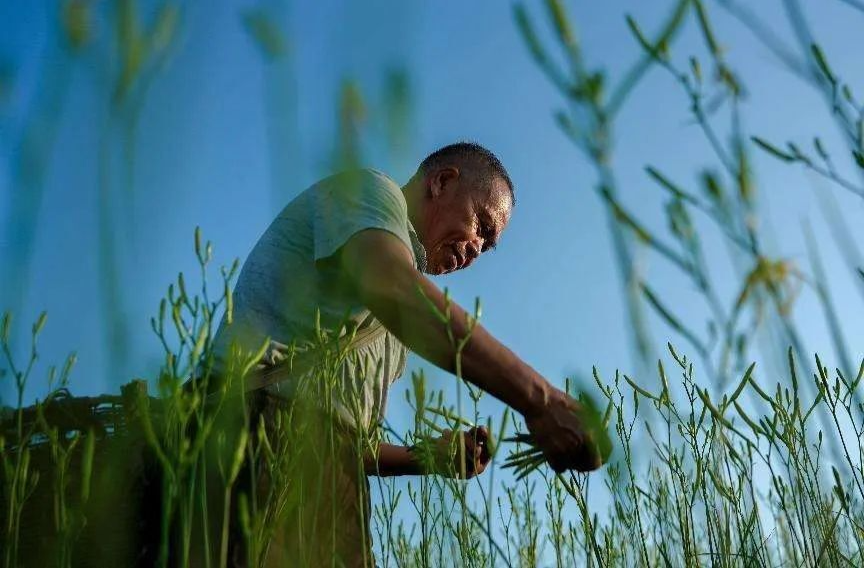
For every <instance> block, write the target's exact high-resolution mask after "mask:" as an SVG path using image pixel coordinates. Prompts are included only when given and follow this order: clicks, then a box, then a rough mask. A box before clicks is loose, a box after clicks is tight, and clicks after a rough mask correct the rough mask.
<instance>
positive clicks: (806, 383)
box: [2, 233, 864, 567]
mask: <svg viewBox="0 0 864 568" xmlns="http://www.w3.org/2000/svg"><path fill="white" fill-rule="evenodd" d="M211 250H212V249H211V245H210V244H209V243H202V241H201V238H200V236H199V235H198V234H197V233H196V256H197V259H198V263H199V265H200V269H201V270H202V272H203V273H204V274H205V275H206V273H207V272H208V267H209V264H210V262H211V255H212V253H211ZM235 271H236V263H235V265H234V266H233V267H232V268H228V269H222V270H221V271H220V282H219V286H218V290H219V294H218V296H217V297H216V298H215V299H213V298H211V292H210V290H209V289H208V284H207V279H206V278H205V279H204V280H203V281H204V286H203V288H202V289H201V291H200V292H199V294H197V295H190V294H189V292H188V291H187V290H186V284H185V279H184V278H183V276H182V275H181V276H180V277H179V278H178V280H177V282H176V283H175V284H172V285H171V286H170V287H169V291H168V297H167V298H166V299H165V300H164V301H163V302H162V303H161V305H160V309H159V314H158V315H157V316H156V317H155V318H153V322H152V323H153V329H154V331H155V333H156V336H157V337H158V339H159V341H160V342H161V343H162V345H163V346H164V349H165V359H164V365H163V368H162V372H161V374H160V376H159V377H158V378H157V380H156V384H157V385H158V390H159V394H160V396H159V397H158V398H149V397H147V396H146V387H144V386H143V383H140V382H139V383H132V384H131V386H130V387H127V388H126V389H125V390H124V394H123V396H122V397H106V398H103V399H100V402H99V403H98V404H96V405H95V406H90V407H87V408H88V410H89V409H94V410H93V411H92V412H90V413H84V414H83V415H81V414H80V413H79V414H76V413H75V412H73V406H72V405H71V401H74V400H78V401H81V400H84V399H70V398H69V393H68V388H69V375H70V372H71V370H72V366H73V362H74V360H73V359H70V360H69V361H68V362H67V363H66V364H65V365H64V367H63V369H62V370H61V371H59V372H57V371H56V370H53V369H51V370H49V371H48V376H49V389H50V392H49V394H48V396H47V397H46V398H45V399H44V400H42V401H40V402H38V403H37V404H36V405H35V406H32V407H29V408H25V407H24V405H23V399H22V396H23V389H24V386H25V384H26V382H27V381H28V380H31V378H32V376H33V373H34V370H36V369H37V361H38V356H39V355H38V349H37V345H38V344H37V340H38V336H39V333H40V332H41V330H42V328H43V326H44V325H45V322H46V320H45V317H44V316H43V317H42V318H40V319H39V321H37V322H36V324H35V325H34V326H33V328H32V338H33V347H32V351H31V353H30V356H29V358H28V359H27V362H26V365H25V366H23V367H21V366H19V365H17V364H16V363H15V361H14V358H13V354H12V352H11V350H10V348H9V344H8V329H9V321H10V320H9V316H8V315H7V316H6V317H4V320H3V336H2V339H3V343H2V345H3V351H4V356H5V358H6V363H5V368H6V369H7V370H8V375H9V376H10V377H9V378H11V379H12V380H13V381H14V383H15V386H16V388H17V392H18V393H19V398H18V401H17V405H16V407H15V408H11V409H7V410H6V411H5V414H4V420H3V431H2V448H3V450H2V458H3V469H2V472H3V477H2V479H3V483H2V510H3V515H2V521H3V522H2V526H3V533H2V534H3V541H2V550H3V562H4V565H5V566H19V565H42V566H44V565H54V564H57V565H63V566H73V565H74V566H78V565H90V564H93V565H98V564H101V565H109V564H112V563H113V564H118V563H119V564H124V563H126V564H134V563H136V562H137V563H141V564H155V565H163V566H165V565H183V566H185V565H190V564H191V565H202V566H226V565H237V564H243V565H260V566H263V565H266V563H267V561H268V556H269V557H270V561H272V560H273V557H272V556H270V555H276V554H278V553H279V550H275V551H274V550H273V549H272V547H271V544H272V543H273V542H276V541H278V539H279V538H280V535H279V534H278V531H279V530H284V525H283V524H282V523H285V522H289V523H290V522H291V521H292V519H297V518H303V517H302V515H301V510H303V508H304V507H312V508H313V509H315V507H316V506H318V504H320V506H330V507H332V506H333V503H332V500H329V499H327V497H326V495H323V494H320V495H319V494H310V491H309V485H308V484H309V480H310V479H312V478H313V477H314V476H320V475H321V471H323V470H322V469H321V468H322V467H324V465H323V464H322V463H321V462H316V461H315V459H312V460H311V461H310V456H319V457H320V456H321V455H322V448H323V455H324V456H325V457H326V459H335V458H336V457H337V453H336V452H338V451H339V449H338V443H337V439H338V438H337V437H336V436H335V432H334V431H332V428H331V427H330V426H329V424H331V423H330V422H328V421H324V422H320V421H316V420H312V419H311V418H310V416H313V415H310V414H304V410H305V409H306V407H305V406H304V405H302V404H298V405H293V406H284V407H276V408H271V409H269V411H267V412H261V413H258V412H255V411H254V410H250V409H254V408H255V404H254V401H252V400H250V399H251V397H252V395H249V394H246V393H244V391H243V389H242V388H239V387H240V384H241V382H242V381H241V379H242V378H243V377H245V376H246V375H247V374H248V373H249V372H250V371H251V370H252V369H253V368H254V367H255V365H256V364H258V363H259V362H260V359H261V356H262V355H263V350H262V351H260V352H259V353H251V354H250V353H246V354H243V353H235V355H236V357H234V358H233V359H232V363H231V364H230V365H229V367H228V372H227V373H224V377H225V380H222V381H220V382H219V383H218V384H212V385H208V384H207V383H208V381H210V380H211V379H212V378H214V377H215V375H212V373H211V370H212V367H213V363H214V357H213V355H214V354H213V352H212V346H211V335H212V329H213V327H212V326H213V322H214V316H215V314H216V313H217V312H219V311H220V310H225V309H227V310H228V313H230V311H231V302H230V297H231V296H230V283H231V280H232V278H233V276H234V273H235ZM475 316H479V309H478V310H477V312H476V313H475ZM445 319H446V318H445ZM475 321H476V320H475ZM316 342H317V347H316V348H317V349H319V351H320V352H321V353H323V354H325V355H324V356H323V358H322V359H321V363H320V366H319V367H317V368H316V370H315V373H314V380H310V382H308V383H305V384H306V385H307V386H306V387H305V388H306V389H308V390H307V392H308V393H309V394H310V396H311V397H313V398H311V399H307V400H323V401H324V406H325V408H326V407H327V406H328V405H332V394H331V395H328V394H327V393H332V392H333V390H332V389H333V386H334V383H333V381H335V378H336V377H337V376H338V373H337V371H338V368H339V366H340V365H341V364H342V363H343V362H344V360H345V357H348V356H350V355H349V353H348V352H347V351H346V350H345V348H344V345H343V344H341V343H339V342H338V341H336V340H335V338H334V337H332V336H331V335H330V334H328V333H326V331H325V330H321V332H320V334H319V335H318V338H317V340H316ZM668 351H669V356H668V357H667V358H666V359H667V360H668V361H669V364H671V367H669V369H671V370H667V365H664V364H663V363H661V364H660V365H659V367H658V369H657V374H658V381H659V384H661V385H662V388H661V389H660V390H659V391H652V390H649V389H646V388H644V387H642V386H640V385H638V384H637V383H636V382H635V381H634V380H633V379H631V378H630V377H629V376H626V375H624V374H620V373H616V374H615V375H614V377H613V378H611V379H605V378H604V377H603V376H602V375H601V373H600V372H599V371H598V370H596V369H595V370H594V373H593V379H594V388H593V389H592V390H593V391H594V392H596V393H599V394H598V395H597V396H599V398H600V402H601V403H602V404H598V406H599V407H603V408H605V412H604V413H603V419H602V420H603V427H606V428H609V429H610V430H611V431H613V432H614V433H613V434H612V438H613V448H614V449H613V453H612V456H611V460H610V462H609V463H608V464H607V465H606V466H605V467H604V469H603V470H601V471H600V472H599V473H593V474H578V473H569V474H566V475H563V474H562V475H556V474H554V473H553V472H551V470H548V469H547V468H546V467H545V466H541V467H539V468H538V469H536V470H534V471H531V472H529V473H528V475H524V476H521V477H519V478H517V477H515V476H513V475H511V474H510V473H509V472H508V471H507V470H506V469H502V466H503V465H504V463H505V461H506V459H505V458H506V457H507V456H508V455H509V457H510V460H511V461H512V460H513V459H514V456H516V457H518V456H519V455H520V454H521V455H524V454H525V451H526V450H528V448H526V447H525V446H524V445H523V442H522V440H524V438H521V437H519V436H513V434H514V433H515V432H518V431H519V430H520V429H521V424H520V423H519V420H518V419H516V418H515V417H514V416H512V415H510V414H509V413H506V414H505V415H504V416H502V417H498V418H496V419H494V420H493V419H492V418H484V417H482V416H481V415H480V414H479V412H478V403H479V401H480V400H481V398H482V393H481V392H480V391H478V390H477V389H476V388H475V387H473V386H472V385H470V384H468V383H464V382H460V385H461V386H460V388H459V389H458V392H459V393H460V394H459V396H457V397H456V398H455V399H454V400H448V399H446V398H445V397H444V394H443V393H442V392H437V391H436V392H430V391H429V390H428V388H427V386H426V382H425V378H424V376H423V373H422V371H421V372H417V373H415V374H414V376H413V377H412V382H411V388H410V389H408V390H407V391H406V397H407V401H408V403H409V404H410V405H411V406H412V408H413V409H414V411H415V416H414V427H413V429H412V430H411V431H409V432H407V433H405V434H404V435H402V434H401V433H397V432H393V431H390V430H387V429H385V430H384V431H382V432H374V431H373V432H369V431H363V430H362V429H360V430H358V431H357V432H356V435H355V437H354V438H352V439H351V441H350V444H352V445H353V451H352V455H355V456H361V455H362V453H363V452H364V451H367V450H371V451H374V448H375V445H376V444H377V443H379V441H380V440H381V439H391V440H397V439H398V440H400V441H402V442H404V443H406V444H410V443H415V444H419V445H420V447H422V444H423V443H424V442H425V441H428V440H429V439H430V438H434V437H435V436H437V435H438V434H439V433H440V432H442V431H443V429H444V428H452V429H459V428H465V427H467V426H469V425H476V424H485V425H487V427H489V429H490V431H491V432H493V441H496V442H497V443H495V444H494V447H493V451H494V455H495V459H494V461H493V464H492V466H491V468H490V469H489V470H487V472H486V473H484V474H483V475H481V476H478V477H476V478H474V479H472V480H470V481H467V482H466V481H462V480H459V479H456V478H455V476H454V478H449V477H444V476H424V477H420V478H417V479H414V480H412V481H411V482H410V483H409V484H408V485H407V490H404V492H403V490H402V489H399V488H398V486H397V485H396V484H395V483H394V482H393V480H392V479H390V478H382V477H372V478H371V481H372V484H373V487H374V488H375V491H376V492H377V493H378V496H379V498H378V499H376V501H375V505H374V509H373V510H372V511H368V516H369V518H370V519H371V521H370V522H371V525H370V527H369V529H370V533H371V534H372V537H373V540H374V551H375V559H374V561H376V562H377V563H378V565H380V566H424V567H426V566H428V567H432V566H538V565H544V566H545V565H555V566H574V565H585V566H620V565H633V564H636V565H640V566H641V565H647V566H654V565H671V566H701V565H718V566H727V565H748V566H750V565H752V566H776V565H801V564H805V565H844V564H851V565H857V564H858V563H860V562H861V561H864V549H862V539H864V532H862V527H864V508H862V503H864V470H862V467H861V464H862V455H861V452H862V448H861V445H860V437H861V435H862V433H864V424H862V418H864V407H862V405H861V404H860V403H858V402H856V400H855V397H854V393H855V391H856V388H858V386H859V384H860V382H861V381H862V379H864V362H862V364H861V365H860V366H859V369H858V371H857V373H856V374H855V375H854V376H849V375H846V374H845V373H843V372H842V371H841V370H839V369H835V370H834V371H833V372H832V371H829V369H828V368H827V367H826V366H825V365H824V364H823V363H822V362H821V360H819V359H818V358H817V359H816V360H815V361H814V362H813V364H814V366H815V368H816V369H817V371H816V372H815V373H814V374H813V375H812V376H807V375H802V374H801V371H800V369H799V367H800V363H799V361H798V360H797V359H796V357H795V354H794V351H793V350H789V352H788V359H787V369H788V374H787V376H785V377H775V379H781V380H780V381H777V382H776V383H775V384H770V383H769V382H768V377H765V376H760V375H761V374H760V373H759V371H758V369H756V368H755V365H751V366H750V367H748V369H747V370H746V372H744V373H743V374H742V375H741V376H740V377H739V378H738V379H737V380H736V382H735V383H734V384H733V385H730V388H728V389H726V390H725V391H724V392H723V393H722V394H720V395H717V396H715V395H712V388H711V385H710V384H709V383H706V382H704V381H700V380H699V378H698V376H697V374H696V370H695V365H694V363H693V361H692V360H690V359H689V358H688V357H687V356H686V355H684V354H683V353H681V352H679V351H677V350H675V349H674V348H673V347H672V346H671V345H669V346H668ZM193 370H194V371H195V372H196V376H197V377H198V382H196V383H195V384H194V387H192V388H188V386H187V388H183V386H182V383H183V381H184V380H185V379H186V377H188V376H189V374H190V373H192V371H193ZM459 380H460V381H461V379H459ZM784 385H788V386H784ZM807 387H809V390H812V391H813V392H815V393H816V394H815V396H810V395H808V394H807V392H809V390H808V388H807ZM583 388H585V386H584V385H583ZM679 389H680V390H681V391H682V392H683V395H684V396H683V397H676V396H675V395H674V392H675V391H676V390H679ZM586 390H587V388H586ZM574 394H577V393H575V392H574ZM748 396H749V397H753V398H756V399H759V400H761V401H763V402H764V408H765V409H766V410H765V411H761V412H760V411H749V410H745V407H747V406H748V405H747V404H745V403H744V402H743V401H744V400H745V398H747V397H748ZM108 406H110V408H111V411H110V412H107V411H106V408H107V407H108ZM99 408H102V413H101V414H100V412H99V411H98V409H99ZM64 409H65V414H64ZM819 412H822V413H824V414H825V415H826V416H828V417H829V418H830V423H831V424H832V425H833V427H832V428H831V429H824V428H820V426H819V424H818V423H817V422H815V417H816V415H817V414H818V413H819ZM76 416H77V417H78V419H75V418H76ZM94 418H97V419H94ZM322 427H323V428H324V431H321V430H320V429H321V428H322ZM643 429H644V430H645V431H646V432H647V433H648V437H649V439H650V445H646V444H645V443H642V442H639V441H638V440H637V439H636V437H635V436H634V434H635V433H637V432H638V431H640V430H643ZM827 437H833V438H835V439H836V440H838V443H839V445H840V446H841V447H842V448H843V454H842V455H843V459H842V460H841V461H836V462H834V463H829V462H827V461H826V460H825V457H824V451H825V450H824V447H823V442H824V440H825V438H827ZM506 439H512V440H514V442H505V441H504V440H506ZM811 439H815V440H816V442H815V443H812V442H811V441H810V440H811ZM304 440H305V441H306V442H309V441H311V440H314V441H315V442H314V443H307V444H304V442H303V441H304ZM454 451H456V448H455V447H454ZM528 451H529V452H530V450H528ZM637 456H639V457H640V458H641V459H636V458H637ZM646 457H647V459H646ZM325 461H326V460H325ZM129 462H131V463H132V464H133V467H131V468H130V467H128V463H129ZM124 465H126V466H127V468H126V469H124ZM358 467H362V463H361V462H360V461H359V460H358ZM117 471H123V472H125V475H128V476H130V478H129V479H123V478H121V477H118V476H117ZM454 473H455V472H454ZM310 476H312V477H310ZM261 479H266V480H267V483H263V484H262V483H258V482H251V480H259V481H260V480H261ZM825 479H829V480H830V483H825ZM400 505H403V506H400ZM404 505H407V507H406V506H404ZM307 510H308V509H307ZM406 511H407V512H406ZM361 513H363V512H362V511H361ZM366 514H367V513H363V515H364V516H365V515H366ZM298 515H300V516H298ZM130 520H131V521H133V522H129V521H130ZM136 526H138V527H139V532H137V533H136V532H135V527H136ZM142 527H143V528H142ZM279 527H283V528H282V529H280V528H279ZM332 528H333V531H334V533H333V537H334V538H335V537H336V531H338V530H340V527H339V526H338V525H335V526H333V527H332ZM109 529H110V530H109ZM319 530H320V528H319ZM126 531H129V532H128V533H127V532H126ZM317 536H318V537H319V538H322V539H323V542H324V546H326V545H327V543H328V542H330V541H328V540H327V538H328V537H327V535H326V534H324V535H322V534H318V535H317ZM274 539H276V540H274ZM94 546H97V547H100V549H99V550H97V551H94V549H93V547H94ZM292 561H296V562H297V563H298V565H309V566H312V565H319V564H317V563H318V562H319V561H320V556H317V557H316V556H315V555H314V554H313V553H310V556H309V557H308V558H304V557H302V556H301V557H292ZM333 562H334V564H333V565H338V562H337V560H336V559H333ZM372 562H373V559H372V558H367V565H370V566H371V565H372ZM106 563H107V564H106Z"/></svg>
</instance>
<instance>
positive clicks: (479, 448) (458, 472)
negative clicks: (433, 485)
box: [417, 426, 492, 479]
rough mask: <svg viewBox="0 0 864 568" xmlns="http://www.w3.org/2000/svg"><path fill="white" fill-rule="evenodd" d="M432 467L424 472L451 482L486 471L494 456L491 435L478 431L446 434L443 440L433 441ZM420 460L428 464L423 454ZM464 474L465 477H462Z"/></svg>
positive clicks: (482, 430)
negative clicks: (490, 440)
mask: <svg viewBox="0 0 864 568" xmlns="http://www.w3.org/2000/svg"><path fill="white" fill-rule="evenodd" d="M429 447H430V450H431V452H430V453H431V456H430V457H431V461H432V463H431V464H430V465H428V466H426V467H425V468H424V469H425V470H426V472H427V473H431V474H437V475H442V476H444V477H449V478H451V479H471V478H472V477H474V476H476V475H480V474H481V473H483V472H484V471H485V470H486V466H487V465H489V461H490V460H491V459H492V455H491V453H490V451H489V431H488V430H487V429H486V428H485V427H483V426H480V427H475V428H471V429H470V430H466V431H464V432H453V431H451V430H444V433H443V435H442V436H441V437H440V438H436V439H434V440H431V442H430V445H429ZM418 453H419V454H420V455H418V456H417V458H418V459H420V460H421V461H422V460H425V459H428V458H424V456H423V455H422V452H418ZM463 474H464V476H463Z"/></svg>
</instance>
